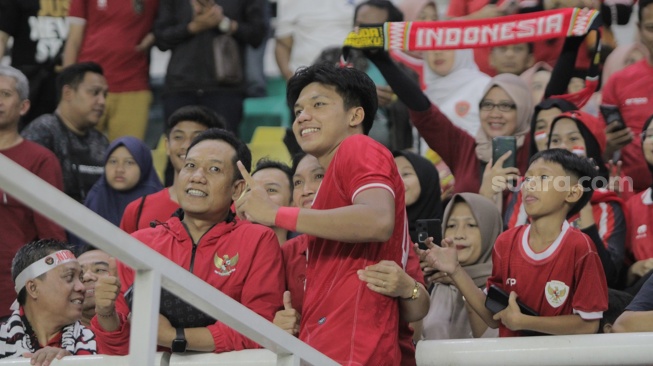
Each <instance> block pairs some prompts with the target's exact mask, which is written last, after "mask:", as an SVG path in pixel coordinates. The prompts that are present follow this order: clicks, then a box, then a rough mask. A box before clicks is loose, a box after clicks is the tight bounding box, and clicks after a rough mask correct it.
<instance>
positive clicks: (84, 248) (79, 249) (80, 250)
mask: <svg viewBox="0 0 653 366" xmlns="http://www.w3.org/2000/svg"><path fill="white" fill-rule="evenodd" d="M93 250H100V249H99V248H96V247H94V246H92V245H91V244H88V243H84V244H83V245H78V246H76V247H75V251H74V252H73V253H75V257H77V258H79V256H80V255H82V254H84V253H87V252H90V251H93Z"/></svg>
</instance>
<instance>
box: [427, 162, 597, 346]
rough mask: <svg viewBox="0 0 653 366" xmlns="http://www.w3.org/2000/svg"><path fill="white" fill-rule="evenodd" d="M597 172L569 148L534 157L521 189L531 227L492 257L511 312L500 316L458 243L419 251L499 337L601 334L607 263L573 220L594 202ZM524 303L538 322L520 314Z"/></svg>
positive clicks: (503, 242)
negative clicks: (460, 258)
mask: <svg viewBox="0 0 653 366" xmlns="http://www.w3.org/2000/svg"><path fill="white" fill-rule="evenodd" d="M595 176H596V173H595V171H594V168H593V167H592V165H591V164H590V163H589V161H587V160H586V159H583V158H580V157H578V156H576V155H574V154H573V153H571V152H569V151H566V150H562V149H551V150H546V151H541V152H539V153H537V154H536V155H534V156H533V158H532V159H531V163H530V166H529V168H528V171H527V172H526V174H525V182H524V184H523V185H522V194H523V196H524V205H525V209H526V213H527V214H528V215H529V216H530V217H531V224H530V225H523V226H519V227H516V228H513V229H510V230H508V231H506V232H504V233H503V234H501V235H500V236H499V237H498V238H497V241H496V243H495V245H494V251H493V253H492V263H494V267H493V268H492V276H490V277H489V278H488V282H487V288H488V289H489V288H490V287H491V286H497V287H499V288H500V289H502V290H504V291H505V292H506V293H510V298H509V301H508V306H507V307H506V308H505V309H503V310H501V311H499V312H497V313H496V314H493V313H492V312H490V310H488V309H487V308H486V307H485V301H486V297H487V296H486V294H485V293H484V292H482V291H480V290H479V289H478V287H476V285H474V282H473V281H472V279H471V278H470V277H469V275H468V274H467V273H466V272H465V271H464V270H462V267H461V266H460V264H459V263H458V259H457V257H456V250H455V248H453V247H452V240H451V239H450V238H446V239H445V240H443V241H442V248H439V247H436V246H434V245H432V244H430V245H429V246H430V249H428V250H426V251H419V253H420V257H421V258H423V260H426V261H427V262H428V263H429V266H430V267H433V268H436V269H438V270H440V271H442V272H445V273H447V274H448V275H449V276H450V277H451V279H452V280H453V282H454V283H455V285H456V286H457V287H458V289H460V291H461V293H462V294H463V296H465V298H466V299H467V302H468V303H469V304H470V305H471V306H472V308H473V309H474V311H475V312H476V313H477V314H478V315H479V316H480V317H481V318H482V319H483V321H485V323H486V324H487V325H488V326H490V327H492V328H497V327H499V336H501V337H510V336H519V335H523V334H521V333H520V331H535V332H540V333H546V334H591V333H596V331H597V330H598V326H599V321H600V319H601V318H602V316H603V311H605V310H606V309H607V308H608V292H607V291H608V290H607V284H606V280H605V274H604V273H603V268H602V267H601V261H600V259H599V256H598V254H597V253H596V251H595V250H594V246H593V244H592V242H591V239H590V238H589V237H588V236H587V235H585V234H583V233H582V232H581V231H580V230H578V229H575V228H572V227H571V226H570V225H569V224H568V223H567V221H566V219H567V217H571V216H573V215H575V214H576V213H578V211H579V210H580V209H581V208H582V207H584V206H585V205H586V204H587V202H588V201H589V199H590V197H591V196H592V192H593V189H592V184H594V183H595V182H592V178H594V177H595ZM517 297H519V300H520V301H521V302H522V303H523V304H525V305H526V306H528V307H530V308H531V309H533V310H535V312H537V314H538V316H533V315H526V314H523V313H522V312H521V311H520V308H519V306H518V304H517Z"/></svg>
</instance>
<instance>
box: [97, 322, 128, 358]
mask: <svg viewBox="0 0 653 366" xmlns="http://www.w3.org/2000/svg"><path fill="white" fill-rule="evenodd" d="M118 317H119V318H120V328H118V329H117V330H116V331H114V332H107V331H106V330H104V329H103V328H102V326H100V323H99V322H98V320H97V316H94V317H93V319H91V329H92V330H93V333H95V340H96V342H97V353H99V354H103V355H111V356H124V355H128V354H129V331H130V323H129V321H128V320H127V317H126V316H125V315H123V314H120V313H118Z"/></svg>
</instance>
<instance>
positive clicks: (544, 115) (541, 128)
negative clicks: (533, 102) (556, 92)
mask: <svg viewBox="0 0 653 366" xmlns="http://www.w3.org/2000/svg"><path fill="white" fill-rule="evenodd" d="M560 113H562V111H561V110H560V108H556V107H553V108H550V109H543V110H541V111H539V112H538V114H537V117H535V131H534V136H535V146H536V147H537V151H543V150H546V149H547V147H546V144H547V143H548V142H549V133H550V130H551V122H553V119H554V118H556V117H557V116H558V115H559V114H560Z"/></svg>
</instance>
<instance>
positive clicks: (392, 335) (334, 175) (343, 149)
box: [300, 135, 411, 365]
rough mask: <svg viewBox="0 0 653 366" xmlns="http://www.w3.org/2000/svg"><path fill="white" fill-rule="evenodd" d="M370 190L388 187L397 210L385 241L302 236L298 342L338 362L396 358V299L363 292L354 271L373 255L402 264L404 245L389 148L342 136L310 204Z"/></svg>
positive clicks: (342, 203) (346, 202)
mask: <svg viewBox="0 0 653 366" xmlns="http://www.w3.org/2000/svg"><path fill="white" fill-rule="evenodd" d="M371 188H380V189H385V190H388V192H390V193H391V194H392V195H393V197H394V200H395V207H396V208H400V209H395V225H394V231H393V234H392V237H391V238H390V240H388V241H386V242H382V243H379V242H377V243H343V242H338V241H335V240H326V239H320V238H316V237H310V241H309V244H308V266H307V269H306V294H305V297H304V307H303V308H304V309H303V311H304V314H302V315H303V316H302V323H301V331H300V339H301V340H303V341H304V342H306V343H308V344H309V345H311V346H313V347H315V348H316V349H317V350H319V351H321V352H323V353H325V354H326V355H327V356H329V357H331V358H332V359H334V360H335V361H337V362H338V363H340V364H343V365H397V364H399V362H400V359H401V355H400V351H399V346H398V344H397V334H398V321H399V310H398V300H397V299H394V298H390V297H387V296H384V295H381V294H378V293H376V292H374V291H372V290H370V289H368V288H367V286H366V283H365V282H363V281H361V280H360V279H358V276H357V274H356V271H357V270H359V269H362V268H365V267H366V266H368V265H372V264H376V263H378V262H379V261H381V260H393V261H395V262H397V263H398V264H400V265H401V266H402V267H404V266H405V263H406V259H407V255H408V250H411V248H410V245H411V243H410V238H409V236H408V223H407V221H406V213H405V212H406V211H405V209H404V207H405V203H404V184H403V181H402V180H401V177H400V176H399V172H398V170H397V166H396V164H395V162H394V158H393V157H392V154H391V153H390V151H388V150H387V149H386V148H385V147H383V145H381V144H379V143H378V142H376V141H374V140H372V139H371V138H369V137H367V136H364V135H354V136H351V137H348V138H347V139H345V140H344V141H343V142H342V143H341V144H340V146H339V147H338V150H337V152H336V153H335V155H334V157H333V160H332V161H331V163H330V164H329V166H328V168H327V171H326V174H325V176H324V180H323V181H322V184H321V186H320V188H319V190H318V193H317V195H316V198H315V201H314V202H313V208H314V209H319V210H327V209H335V208H340V207H346V206H351V205H352V204H353V202H354V200H355V198H356V196H357V195H358V194H359V193H361V192H363V191H364V190H367V189H371ZM360 219H361V220H363V221H364V222H366V221H368V220H373V219H374V218H371V217H361V218H360ZM333 229H334V230H338V228H333Z"/></svg>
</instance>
